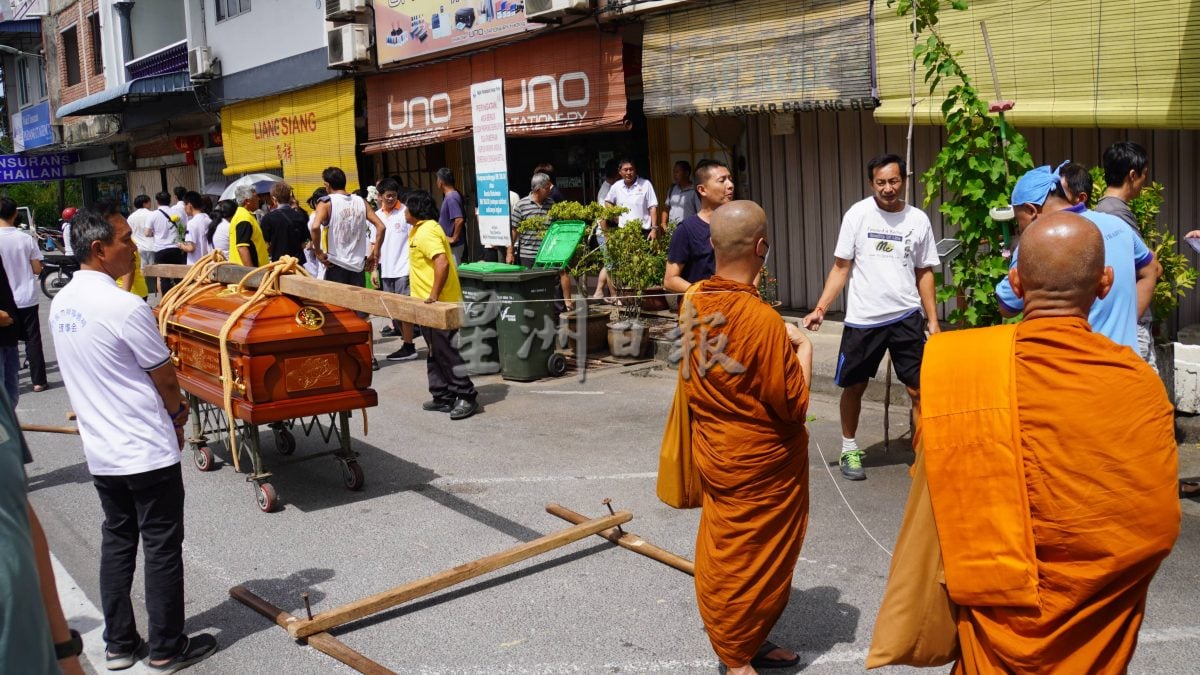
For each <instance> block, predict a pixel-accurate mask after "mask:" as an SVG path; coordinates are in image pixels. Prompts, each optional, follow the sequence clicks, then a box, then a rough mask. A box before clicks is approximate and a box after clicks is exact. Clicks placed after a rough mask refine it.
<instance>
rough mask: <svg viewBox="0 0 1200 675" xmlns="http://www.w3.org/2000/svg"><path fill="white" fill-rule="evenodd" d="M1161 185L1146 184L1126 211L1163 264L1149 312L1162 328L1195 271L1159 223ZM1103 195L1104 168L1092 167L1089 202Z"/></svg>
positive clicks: (1192, 282) (1191, 284)
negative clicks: (1128, 211)
mask: <svg viewBox="0 0 1200 675" xmlns="http://www.w3.org/2000/svg"><path fill="white" fill-rule="evenodd" d="M1164 189H1165V188H1163V186H1162V184H1161V183H1151V184H1149V185H1147V186H1146V187H1145V188H1144V189H1143V190H1142V193H1141V194H1140V195H1138V196H1137V197H1135V198H1134V199H1133V200H1132V201H1130V202H1129V210H1130V211H1133V217H1134V219H1136V220H1137V224H1138V231H1139V232H1140V233H1141V235H1142V241H1144V242H1146V247H1147V248H1149V249H1150V250H1151V251H1153V252H1154V255H1155V257H1157V258H1158V262H1159V264H1160V265H1162V267H1163V271H1162V276H1160V277H1159V278H1158V284H1156V285H1155V286H1154V297H1153V298H1152V299H1151V301H1150V311H1151V313H1152V314H1153V315H1154V324H1155V326H1156V327H1157V328H1159V329H1160V330H1161V328H1162V327H1163V325H1164V324H1165V322H1166V320H1167V319H1169V318H1170V316H1171V314H1172V313H1173V312H1175V310H1176V309H1178V308H1179V301H1180V300H1181V299H1182V298H1183V296H1185V295H1187V292H1188V291H1189V290H1191V289H1192V288H1194V287H1195V286H1196V278H1197V275H1198V273H1197V271H1196V269H1195V268H1194V267H1192V265H1191V263H1190V262H1189V261H1188V259H1187V256H1185V255H1184V254H1183V253H1180V252H1179V246H1178V244H1179V242H1178V241H1177V240H1176V239H1175V237H1174V235H1172V234H1171V232H1170V230H1169V229H1167V228H1160V227H1159V226H1158V222H1157V221H1158V214H1159V211H1161V210H1162V203H1163V191H1164ZM1103 196H1104V169H1102V168H1100V167H1093V168H1092V203H1093V204H1094V203H1096V202H1097V201H1099V200H1100V198H1101V197H1103Z"/></svg>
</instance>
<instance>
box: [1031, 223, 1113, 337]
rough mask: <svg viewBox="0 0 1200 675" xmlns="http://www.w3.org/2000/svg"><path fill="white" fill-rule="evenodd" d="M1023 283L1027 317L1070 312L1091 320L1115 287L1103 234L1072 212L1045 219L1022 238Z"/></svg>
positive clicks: (1034, 225) (1032, 226)
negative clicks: (1039, 312)
mask: <svg viewBox="0 0 1200 675" xmlns="http://www.w3.org/2000/svg"><path fill="white" fill-rule="evenodd" d="M1017 280H1018V281H1017V283H1016V286H1019V288H1020V291H1019V292H1020V294H1021V295H1022V296H1023V297H1024V298H1025V302H1026V314H1027V315H1028V314H1029V313H1030V312H1031V311H1033V310H1036V309H1054V308H1064V309H1065V308H1068V307H1069V308H1074V309H1077V310H1082V312H1083V313H1084V314H1085V315H1086V314H1087V312H1088V311H1089V310H1090V308H1091V306H1092V303H1094V302H1095V301H1096V298H1098V297H1103V296H1104V295H1106V294H1107V293H1108V289H1109V287H1111V285H1112V271H1111V270H1109V269H1108V268H1106V267H1105V266H1104V238H1103V237H1102V236H1101V235H1100V229H1099V228H1098V227H1096V225H1095V224H1094V223H1092V222H1091V221H1090V220H1088V219H1086V218H1084V217H1083V216H1080V215H1077V214H1075V213H1071V212H1069V211H1058V212H1055V213H1052V214H1050V215H1048V216H1044V217H1042V218H1039V219H1038V220H1037V222H1035V223H1034V224H1033V225H1031V226H1030V227H1029V229H1027V230H1026V231H1025V233H1024V234H1022V235H1021V249H1020V257H1019V258H1018V261H1017Z"/></svg>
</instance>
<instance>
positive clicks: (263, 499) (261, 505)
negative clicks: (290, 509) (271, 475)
mask: <svg viewBox="0 0 1200 675" xmlns="http://www.w3.org/2000/svg"><path fill="white" fill-rule="evenodd" d="M254 497H255V499H257V500H258V509H259V510H260V511H262V512H263V513H270V512H272V511H274V510H275V508H276V507H277V506H279V495H278V494H276V493H275V487H274V486H273V485H271V484H270V483H258V485H257V486H256V487H255V490H254Z"/></svg>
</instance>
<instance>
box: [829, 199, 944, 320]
mask: <svg viewBox="0 0 1200 675" xmlns="http://www.w3.org/2000/svg"><path fill="white" fill-rule="evenodd" d="M833 254H834V255H835V256H837V257H838V258H841V259H843V260H850V261H852V262H853V263H854V264H853V265H852V266H851V268H850V283H849V289H848V291H847V297H846V320H845V323H846V325H847V326H851V327H854V328H873V327H875V326H884V325H887V324H890V323H895V322H896V321H899V320H901V319H904V318H906V317H908V316H909V315H911V314H912V313H913V312H916V311H920V310H921V296H920V294H918V293H917V277H916V270H917V269H925V268H929V267H935V266H937V265H938V264H939V260H938V254H937V244H936V242H935V241H934V239H933V227H932V226H931V225H930V223H929V216H927V215H925V213H924V212H923V211H921V210H920V209H915V208H913V207H912V206H909V205H908V204H905V205H904V208H903V209H901V210H900V211H897V212H895V213H892V212H890V211H884V210H883V209H881V208H879V206H878V204H876V203H875V198H874V197H867V198H866V199H864V200H862V201H860V202H858V203H856V204H855V205H854V206H851V207H850V210H848V211H846V215H845V217H843V218H842V228H841V231H840V232H839V233H838V241H837V248H836V249H835V250H834V253H833Z"/></svg>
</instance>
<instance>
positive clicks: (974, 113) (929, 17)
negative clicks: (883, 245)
mask: <svg viewBox="0 0 1200 675" xmlns="http://www.w3.org/2000/svg"><path fill="white" fill-rule="evenodd" d="M893 5H894V6H896V11H897V13H898V14H899V15H901V16H907V17H910V18H911V17H913V15H914V12H915V17H916V22H917V31H918V33H920V34H921V35H922V36H924V37H925V40H924V41H923V42H921V41H918V43H917V46H916V47H915V48H914V50H913V54H914V56H915V58H916V59H918V61H919V62H920V63H921V64H922V65H923V66H924V67H925V82H926V83H927V84H928V85H929V91H930V93H934V92H935V91H936V89H937V87H938V86H939V85H940V84H942V82H943V81H947V82H953V83H954V84H953V86H951V87H950V88H949V90H948V91H947V92H946V99H945V100H944V101H943V102H942V117H943V119H945V121H946V145H945V146H944V147H943V148H942V149H941V150H940V151H939V152H938V155H937V158H936V159H935V160H934V162H933V164H932V165H931V166H930V167H929V170H927V171H926V172H925V173H924V174H923V175H922V176H921V180H922V182H923V183H924V185H925V206H926V207H928V206H929V205H930V203H931V202H932V201H933V198H934V197H935V196H936V195H939V194H941V195H944V201H943V203H942V205H941V207H940V208H939V211H940V212H941V214H942V218H943V220H944V222H945V223H946V225H948V226H949V228H950V229H951V230H953V231H956V232H957V235H956V237H957V238H958V239H960V240H961V241H962V243H963V252H962V254H961V255H960V256H959V257H958V258H955V260H954V262H953V263H951V265H950V269H949V272H950V275H949V278H950V284H947V283H946V281H945V277H944V276H943V275H942V274H939V275H938V277H937V278H938V284H939V288H938V301H939V302H946V301H947V300H951V299H957V308H956V309H955V310H954V311H953V312H951V313H950V316H949V320H950V321H951V322H952V323H959V324H965V325H967V326H986V325H992V324H997V323H1000V322H1001V321H1002V320H1003V318H1002V317H1001V315H1000V308H999V305H998V304H997V301H996V297H995V293H994V292H993V291H994V288H995V285H996V283H997V282H998V281H999V280H1000V278H1001V277H1003V276H1004V274H1006V273H1007V271H1008V260H1007V258H1005V257H1004V255H1003V254H1002V249H1003V246H1004V244H1005V234H1006V232H1005V224H1003V223H998V222H995V221H993V220H992V219H991V218H990V217H989V216H988V210H989V209H990V208H991V207H993V206H1003V205H1005V204H1007V203H1008V197H1009V195H1010V194H1011V193H1012V187H1013V185H1014V184H1015V183H1016V179H1017V177H1018V176H1020V175H1021V174H1022V173H1024V172H1025V171H1027V170H1028V169H1030V168H1032V167H1033V159H1032V158H1031V157H1030V155H1029V146H1028V144H1027V143H1026V141H1025V138H1024V136H1022V135H1021V134H1020V133H1018V132H1017V131H1016V129H1014V128H1013V127H1012V126H1011V125H1008V124H1007V123H1005V122H1003V121H1002V120H1001V119H999V118H997V117H992V116H991V115H990V114H989V113H988V104H987V102H986V101H984V100H983V99H982V98H980V96H979V92H978V91H977V90H976V89H975V87H974V85H972V84H971V78H970V76H968V75H967V73H966V72H965V71H964V70H963V69H962V66H961V64H959V62H958V54H957V53H956V52H954V51H952V50H951V48H950V45H949V44H947V43H946V42H945V40H943V39H942V37H941V36H940V35H939V34H938V32H937V29H936V26H937V23H938V12H939V11H940V10H941V9H942V8H943V6H944V5H946V6H949V7H950V8H951V9H954V10H965V9H966V8H967V3H966V2H965V1H955V2H948V3H947V2H941V1H940V0H888V6H889V7H891V6H893ZM1002 134H1003V137H1006V138H1007V141H1008V142H1007V146H1006V145H1005V144H1004V143H1003V137H1002ZM1006 167H1007V170H1008V173H1007V175H1008V176H1009V178H1008V180H1005V176H1006V173H1005V169H1006ZM945 271H946V270H943V272H945Z"/></svg>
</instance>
